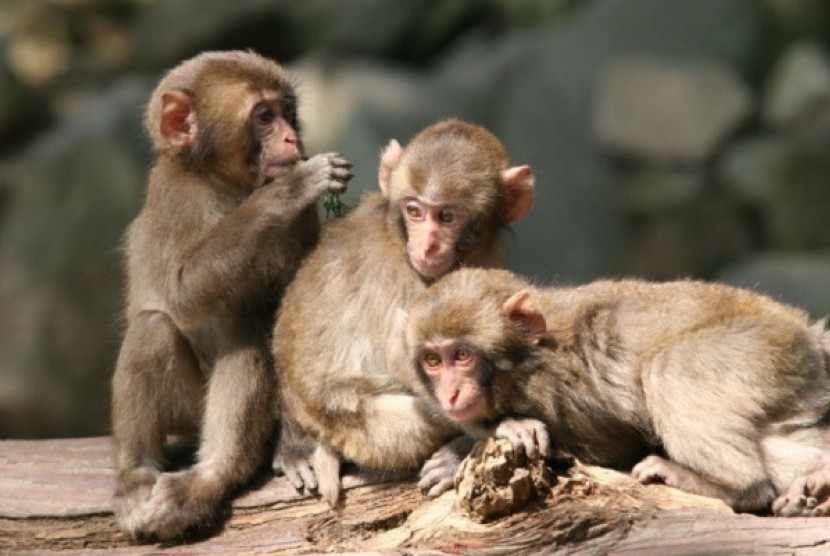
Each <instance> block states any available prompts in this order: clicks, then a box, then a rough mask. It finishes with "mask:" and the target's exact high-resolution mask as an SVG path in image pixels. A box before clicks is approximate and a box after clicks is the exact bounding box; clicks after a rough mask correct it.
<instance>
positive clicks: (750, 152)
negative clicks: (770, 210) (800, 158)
mask: <svg viewBox="0 0 830 556" xmlns="http://www.w3.org/2000/svg"><path fill="white" fill-rule="evenodd" d="M797 151H798V146H797V145H796V144H795V143H794V141H793V140H792V138H790V137H785V136H781V135H758V136H753V137H750V138H748V139H745V140H742V141H738V142H736V143H734V144H732V145H730V146H729V147H728V148H727V149H726V150H725V151H724V153H723V154H722V155H721V158H720V160H719V161H718V163H717V166H716V174H717V177H718V179H719V181H720V182H721V183H723V184H724V185H725V186H726V187H727V188H728V189H729V190H730V191H731V193H732V195H734V196H736V197H737V198H739V199H742V200H745V201H749V202H751V203H756V204H768V203H771V202H772V201H773V200H774V199H775V197H776V191H778V190H779V189H780V188H781V187H782V186H783V187H786V183H783V184H782V180H784V179H786V174H787V167H788V165H789V161H790V160H791V159H792V157H793V156H794V155H795V154H796V152H797Z"/></svg>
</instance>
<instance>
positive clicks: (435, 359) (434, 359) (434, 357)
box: [422, 351, 441, 368]
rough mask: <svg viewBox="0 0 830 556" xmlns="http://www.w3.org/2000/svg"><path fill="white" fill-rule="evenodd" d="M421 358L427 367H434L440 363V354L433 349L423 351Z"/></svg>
mask: <svg viewBox="0 0 830 556" xmlns="http://www.w3.org/2000/svg"><path fill="white" fill-rule="evenodd" d="M422 359H423V361H424V364H425V365H426V366H427V367H432V368H435V367H437V366H438V365H440V364H441V356H440V355H438V354H437V353H435V352H433V351H428V352H427V353H425V354H424V355H423V358H422Z"/></svg>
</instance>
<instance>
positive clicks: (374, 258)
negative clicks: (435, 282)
mask: <svg viewBox="0 0 830 556" xmlns="http://www.w3.org/2000/svg"><path fill="white" fill-rule="evenodd" d="M521 168H523V169H524V170H523V172H524V173H522V176H523V177H522V178H521V179H517V180H514V181H515V183H512V184H511V185H512V186H515V187H518V188H520V189H521V188H523V189H521V191H520V192H517V193H515V194H514V195H515V197H516V199H521V200H523V201H524V202H525V203H526V205H525V206H524V207H523V208H520V209H518V210H516V211H515V214H520V216H519V218H520V217H521V216H524V213H525V212H526V210H529V208H530V204H529V203H530V201H531V200H532V176H530V174H529V169H527V168H526V167H521ZM507 169H508V159H507V156H506V154H505V152H504V147H503V146H501V143H500V142H498V140H497V139H495V138H494V137H493V136H492V135H491V134H490V133H489V132H487V131H485V130H484V129H482V128H479V127H477V126H472V125H470V124H466V123H463V122H459V121H457V120H450V121H445V122H441V123H438V124H436V125H434V126H431V127H429V128H427V129H426V130H424V131H422V132H421V133H420V134H418V135H417V136H416V137H415V138H414V139H413V140H412V141H411V143H410V144H409V145H408V146H407V147H406V149H404V150H401V148H400V146H399V145H398V144H397V142H394V141H393V142H392V143H390V145H389V147H387V149H386V151H385V152H384V154H383V157H382V159H381V165H380V169H379V181H380V187H381V191H382V192H381V193H371V194H368V195H366V196H365V197H364V198H363V199H362V201H361V202H360V204H359V206H358V207H356V208H355V210H354V211H352V212H351V213H350V214H349V215H347V216H346V217H345V218H343V219H342V220H340V221H337V222H333V223H332V224H331V225H330V226H328V227H327V228H326V230H325V231H324V233H323V236H322V238H321V241H320V244H319V246H318V247H317V249H316V250H315V251H314V252H313V253H312V254H311V255H310V256H309V257H308V259H306V261H305V262H304V263H303V265H302V267H301V268H300V270H299V272H298V273H297V277H296V279H295V280H294V282H293V283H292V284H291V285H290V286H289V288H288V290H287V292H286V296H285V300H284V302H283V304H282V306H281V309H280V313H279V316H278V319H277V325H276V328H275V332H274V354H275V358H276V361H277V369H278V374H279V378H280V381H281V383H282V398H283V402H284V406H285V412H286V416H285V418H286V419H289V420H293V421H295V422H296V424H298V425H299V427H300V428H301V429H304V430H305V431H306V434H308V435H309V438H310V439H313V441H314V442H317V443H319V444H320V445H321V446H322V447H323V449H321V450H318V451H317V453H318V454H323V455H324V456H325V455H328V456H330V455H331V454H334V455H335V457H336V456H338V455H341V456H345V457H346V458H348V459H350V460H353V461H355V462H357V463H359V464H361V465H365V466H369V467H374V468H382V469H393V468H410V467H416V466H420V465H421V464H422V463H424V461H425V460H426V459H427V458H428V457H429V456H430V455H431V454H433V452H435V450H436V449H437V448H439V447H440V446H441V445H442V444H444V443H445V442H447V441H448V440H449V439H450V438H451V437H452V436H453V435H455V434H457V432H456V430H455V429H454V428H453V427H452V426H451V425H450V424H449V423H448V422H447V421H446V419H443V418H441V416H440V414H438V413H437V412H435V411H434V410H433V409H432V408H431V407H430V406H429V405H428V404H425V403H424V402H423V401H422V400H420V399H419V398H417V397H415V396H413V394H412V391H411V390H410V389H409V388H408V387H407V385H406V383H405V381H404V380H403V376H402V373H405V372H406V371H407V367H408V366H407V364H406V360H405V359H404V357H405V354H403V353H402V352H401V351H400V349H399V346H400V343H399V342H391V343H389V344H388V345H387V341H386V340H387V339H389V338H398V337H399V335H400V334H402V325H403V322H402V321H401V320H400V315H401V314H402V310H403V309H406V308H407V307H408V306H409V305H410V303H411V302H412V301H413V300H414V299H415V297H416V296H417V295H418V294H420V293H421V292H422V291H423V290H424V289H425V288H426V287H427V285H428V283H429V280H426V279H424V278H423V277H422V276H421V275H419V273H418V272H416V271H415V270H414V268H413V267H412V266H411V264H410V260H409V258H408V255H407V234H406V233H405V224H404V223H403V221H402V216H401V211H400V210H399V208H398V203H397V201H398V200H399V199H402V198H404V197H407V196H418V197H419V198H420V197H423V198H429V199H431V200H432V202H434V203H450V202H451V203H453V204H457V205H459V206H462V207H465V208H466V209H467V211H468V212H469V213H470V221H469V223H468V226H467V228H466V229H465V230H464V231H463V232H462V239H460V240H458V243H457V244H456V245H455V247H456V248H457V250H456V261H455V264H454V267H457V266H460V265H464V266H467V265H474V266H498V265H500V264H501V263H502V250H501V244H500V240H499V237H498V233H499V231H500V230H501V229H502V228H503V227H504V225H506V224H507V223H508V222H509V221H511V220H510V218H508V217H507V216H504V215H505V214H506V213H505V211H508V210H512V209H513V208H514V207H513V205H514V204H516V202H517V201H514V200H513V199H512V198H510V199H508V195H509V194H510V193H505V191H506V189H509V187H508V186H507V185H505V184H506V183H507V182H506V181H505V180H504V178H503V173H504V172H505V171H506V170H507ZM524 209H526V210H524ZM523 210H524V212H523ZM509 214H514V213H513V212H511V213H509ZM516 219H517V218H516ZM290 428H291V429H292V430H294V429H295V428H296V427H294V426H293V425H292V426H291V427H290ZM292 436H293V437H294V438H296V435H292ZM308 453H309V450H308V449H306V450H305V451H303V450H299V451H298V450H297V446H296V445H294V446H292V445H289V443H287V442H284V443H282V445H281V447H280V455H279V456H278V460H280V463H281V464H282V466H283V468H284V469H285V470H286V472H287V474H289V475H290V476H291V477H292V478H293V479H294V482H295V484H296V485H297V486H298V487H302V486H303V482H304V481H301V480H298V479H297V475H298V474H297V473H296V472H294V469H292V468H296V467H297V466H303V465H304V464H303V462H302V461H299V460H301V459H302V458H299V457H298V455H308ZM328 456H327V457H326V458H324V459H326V460H327V461H328V460H329V459H330V457H328ZM318 467H319V466H318ZM305 468H307V467H304V469H305ZM326 469H333V471H331V472H329V473H326V474H324V475H321V472H320V469H318V468H315V471H316V472H317V481H316V482H318V483H319V485H320V492H321V493H322V494H323V496H324V497H325V498H326V499H327V500H329V502H331V503H334V502H336V500H337V497H338V495H339V488H340V487H339V481H340V479H339V475H338V474H337V473H338V471H337V470H338V466H332V465H330V462H329V464H327V465H326ZM305 482H306V484H305V486H312V485H309V484H308V481H305Z"/></svg>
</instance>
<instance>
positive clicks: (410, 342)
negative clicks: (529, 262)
mask: <svg viewBox="0 0 830 556" xmlns="http://www.w3.org/2000/svg"><path fill="white" fill-rule="evenodd" d="M532 292H533V288H532V286H530V285H529V284H528V283H527V282H525V281H524V280H522V279H520V278H519V277H517V276H516V275H515V274H512V273H510V272H508V271H506V270H495V269H487V270H485V269H460V270H458V271H457V272H453V273H450V274H449V275H447V276H445V277H444V278H442V279H441V280H439V281H438V282H436V283H435V284H434V285H432V286H431V287H429V288H428V289H427V290H426V291H425V292H424V293H423V294H422V295H421V297H420V298H419V299H418V301H417V302H416V303H415V304H414V305H413V306H412V309H411V311H410V313H409V316H408V323H407V340H406V341H407V346H408V349H409V355H410V357H411V360H412V361H413V365H414V366H415V369H416V371H417V373H418V377H419V378H420V380H421V382H422V383H424V384H425V385H426V387H427V389H428V390H429V392H430V393H431V395H432V396H433V397H434V398H435V399H436V400H437V401H438V403H439V404H440V406H441V408H442V409H443V410H444V411H445V412H446V413H447V414H448V415H449V416H450V417H452V418H453V419H455V420H457V421H460V422H462V423H474V422H477V421H483V420H487V419H491V418H494V417H495V416H496V414H497V413H499V407H500V406H503V405H505V404H504V403H502V401H501V400H499V399H498V397H499V396H502V397H503V396H508V397H509V395H510V391H512V388H509V387H502V386H501V385H500V384H501V383H504V384H505V385H506V386H507V385H509V384H510V383H512V382H515V381H514V380H512V379H511V377H510V374H511V373H512V372H514V370H515V369H514V368H515V367H516V364H517V362H520V361H522V360H524V359H526V358H527V356H528V353H529V352H530V351H531V350H533V349H534V348H535V346H536V345H537V344H538V343H539V341H540V339H541V338H542V336H543V335H544V334H545V332H546V322H545V319H544V317H543V316H542V314H541V313H540V312H539V311H538V310H537V309H536V307H535V306H534V305H533V301H532ZM509 404H510V400H508V402H507V405H509Z"/></svg>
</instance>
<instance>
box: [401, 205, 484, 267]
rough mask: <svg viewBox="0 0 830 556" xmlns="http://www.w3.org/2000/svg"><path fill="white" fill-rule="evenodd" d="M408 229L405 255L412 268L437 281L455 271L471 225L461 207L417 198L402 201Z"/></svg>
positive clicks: (403, 217)
mask: <svg viewBox="0 0 830 556" xmlns="http://www.w3.org/2000/svg"><path fill="white" fill-rule="evenodd" d="M398 207H399V210H400V211H401V217H402V219H403V223H404V225H405V227H406V251H407V255H408V257H409V262H410V264H411V265H412V267H413V268H414V269H415V270H416V271H417V272H418V274H420V275H421V276H423V277H424V278H426V279H428V280H435V279H437V278H440V277H441V276H443V275H444V274H446V273H447V272H449V271H450V270H452V269H453V267H455V265H456V263H457V262H458V261H457V255H458V248H457V246H458V242H459V239H460V238H461V237H462V236H463V232H464V230H465V228H466V227H467V224H468V222H469V213H468V212H467V210H466V209H465V208H463V207H461V206H457V205H448V204H440V203H429V202H427V201H425V200H421V199H419V198H417V197H406V198H404V199H402V200H401V201H399V203H398Z"/></svg>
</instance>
